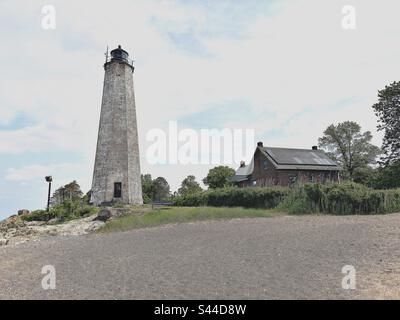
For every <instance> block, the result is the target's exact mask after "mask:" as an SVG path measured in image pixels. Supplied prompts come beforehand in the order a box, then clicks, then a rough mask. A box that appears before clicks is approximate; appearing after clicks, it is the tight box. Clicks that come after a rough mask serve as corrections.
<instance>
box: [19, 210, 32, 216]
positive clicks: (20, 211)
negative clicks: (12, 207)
mask: <svg viewBox="0 0 400 320" xmlns="http://www.w3.org/2000/svg"><path fill="white" fill-rule="evenodd" d="M30 213H31V212H30V211H29V210H26V209H22V210H18V215H19V216H26V215H28V214H30Z"/></svg>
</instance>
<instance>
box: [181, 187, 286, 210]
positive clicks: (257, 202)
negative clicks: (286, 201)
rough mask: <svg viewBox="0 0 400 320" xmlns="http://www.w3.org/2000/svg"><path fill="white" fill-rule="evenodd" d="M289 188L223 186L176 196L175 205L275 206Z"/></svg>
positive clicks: (267, 207)
mask: <svg viewBox="0 0 400 320" xmlns="http://www.w3.org/2000/svg"><path fill="white" fill-rule="evenodd" d="M289 190H290V189H289V188H283V187H272V188H237V187H230V188H221V189H213V190H207V191H203V192H198V193H195V194H190V195H186V196H179V197H176V198H174V205H176V206H182V207H200V206H212V207H244V208H264V209H271V208H275V207H276V206H277V205H278V204H279V203H280V202H281V201H282V199H283V198H284V197H285V196H286V195H288V193H289Z"/></svg>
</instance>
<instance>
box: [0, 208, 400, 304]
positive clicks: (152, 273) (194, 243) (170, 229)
mask: <svg viewBox="0 0 400 320" xmlns="http://www.w3.org/2000/svg"><path fill="white" fill-rule="evenodd" d="M45 265H52V266H54V267H55V270H56V289H55V290H43V288H42V284H41V282H42V278H43V277H44V275H42V274H41V270H42V267H43V266H45ZM345 265H352V266H354V267H355V269H356V290H344V289H342V278H343V277H344V276H345V275H344V274H342V273H341V271H342V267H343V266H345ZM0 298H1V299H21V298H22V299H97V298H99V299H164V298H165V299H314V298H315V299H336V298H338V299H353V298H357V299H359V298H378V299H380V298H397V299H399V298H400V214H392V215H385V216H345V217H337V216H299V217H295V216H281V217H275V218H257V219H239V220H230V221H207V222H196V223H188V224H180V225H169V226H165V227H157V228H150V229H141V230H133V231H129V232H123V233H113V234H93V235H86V236H75V237H52V238H48V239H45V240H42V241H40V242H30V243H25V244H22V245H19V246H6V247H0Z"/></svg>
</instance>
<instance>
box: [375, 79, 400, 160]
mask: <svg viewBox="0 0 400 320" xmlns="http://www.w3.org/2000/svg"><path fill="white" fill-rule="evenodd" d="M372 107H373V109H374V111H375V114H376V116H377V117H378V118H379V119H378V130H379V131H383V132H384V137H383V145H382V149H383V152H384V155H383V157H382V158H381V160H382V163H383V164H385V165H391V164H393V163H396V162H400V81H397V82H396V81H395V82H393V83H392V84H390V85H389V86H386V87H385V88H384V89H383V90H380V91H378V103H376V104H374V105H373V106H372Z"/></svg>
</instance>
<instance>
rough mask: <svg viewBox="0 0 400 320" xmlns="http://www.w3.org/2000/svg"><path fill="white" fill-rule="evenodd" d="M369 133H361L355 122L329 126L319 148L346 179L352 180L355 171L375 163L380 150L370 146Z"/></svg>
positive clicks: (370, 137) (320, 139) (370, 135)
mask: <svg viewBox="0 0 400 320" xmlns="http://www.w3.org/2000/svg"><path fill="white" fill-rule="evenodd" d="M371 140H372V134H371V132H370V131H366V132H363V133H362V132H361V127H360V125H359V124H357V123H356V122H352V121H345V122H342V123H339V124H337V125H334V124H331V125H330V126H329V127H328V128H327V129H326V130H325V131H324V135H323V136H322V137H321V138H319V140H318V142H319V146H320V147H321V148H322V149H324V150H325V151H326V152H327V153H328V155H329V156H330V157H331V158H332V159H334V160H335V161H337V162H338V163H339V164H340V165H341V166H342V167H343V169H344V170H345V172H344V173H345V174H346V175H347V177H348V178H350V179H353V177H354V174H355V172H356V171H357V170H360V169H361V168H365V167H367V166H368V165H371V164H374V163H376V157H377V156H378V155H379V154H380V152H381V150H380V149H379V148H378V147H377V146H374V145H373V144H371Z"/></svg>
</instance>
